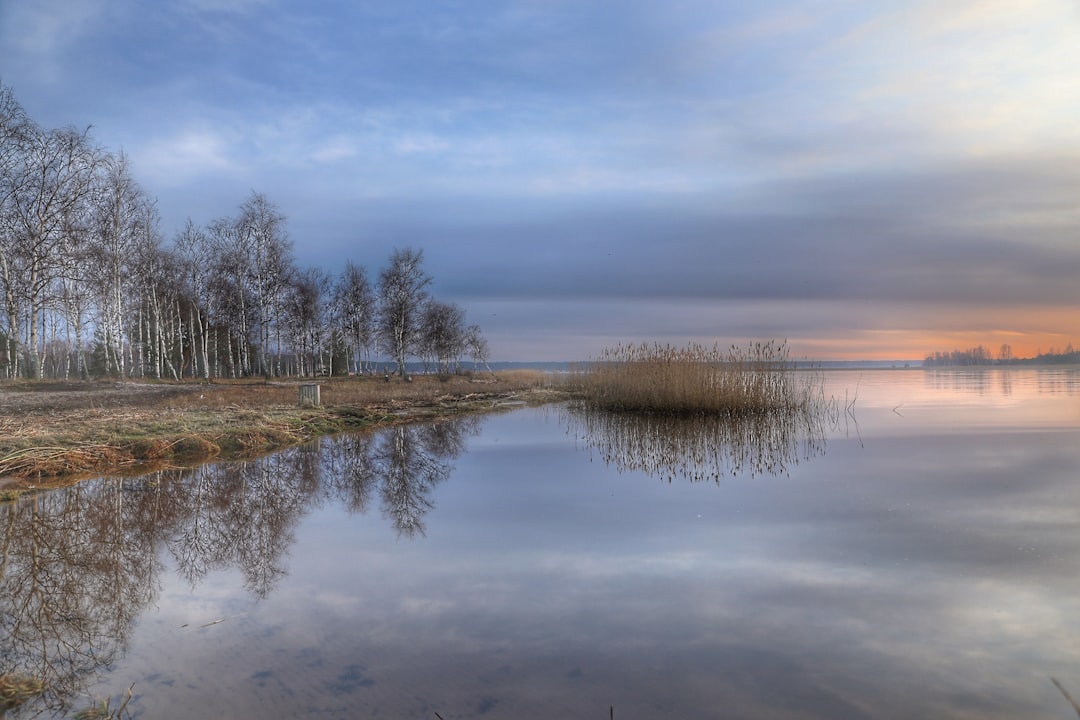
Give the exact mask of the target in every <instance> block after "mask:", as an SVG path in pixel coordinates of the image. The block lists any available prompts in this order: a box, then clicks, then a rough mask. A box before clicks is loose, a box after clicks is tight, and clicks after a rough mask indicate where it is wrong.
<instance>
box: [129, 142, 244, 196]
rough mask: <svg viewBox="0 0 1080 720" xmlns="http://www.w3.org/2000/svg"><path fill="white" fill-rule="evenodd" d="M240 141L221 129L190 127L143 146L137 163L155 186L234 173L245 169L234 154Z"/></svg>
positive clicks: (177, 183)
mask: <svg viewBox="0 0 1080 720" xmlns="http://www.w3.org/2000/svg"><path fill="white" fill-rule="evenodd" d="M236 142H237V138H235V136H229V135H228V134H227V133H223V132H221V131H217V130H213V129H210V128H206V127H190V128H186V129H183V130H180V131H178V132H177V133H176V134H174V135H172V136H171V137H166V138H162V139H161V140H157V141H152V142H151V143H149V144H147V145H146V146H144V147H142V148H140V149H139V151H138V158H139V159H138V161H137V166H138V168H139V171H140V172H141V173H143V174H145V176H146V177H148V178H149V179H150V182H152V183H153V186H154V187H168V186H170V185H183V184H184V183H188V182H192V181H197V180H199V179H200V178H206V177H208V176H211V177H213V176H220V175H222V174H225V175H234V174H236V173H237V172H238V171H240V170H241V168H242V165H241V164H240V163H239V162H238V161H237V160H236V159H235V158H234V157H233V152H232V148H233V147H234V146H235V145H236Z"/></svg>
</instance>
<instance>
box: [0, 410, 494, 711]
mask: <svg viewBox="0 0 1080 720" xmlns="http://www.w3.org/2000/svg"><path fill="white" fill-rule="evenodd" d="M478 424H479V421H478V420H475V419H468V420H463V421H455V422H451V423H439V424H428V425H423V426H400V427H396V428H392V429H391V430H388V431H385V432H381V433H367V434H362V435H346V436H342V437H339V438H335V439H334V440H333V441H332V442H329V443H324V444H323V445H322V447H320V445H319V444H313V445H311V446H305V447H301V448H294V449H292V450H290V451H286V452H283V453H279V454H277V455H272V456H269V457H266V458H262V459H259V460H254V461H250V462H235V463H220V464H215V465H202V466H200V467H197V468H194V469H188V470H179V469H174V470H162V471H159V472H156V473H152V474H149V475H145V476H142V477H138V478H126V479H105V480H97V481H87V482H84V483H81V484H79V485H75V486H73V487H70V488H64V489H60V490H55V491H51V492H47V493H41V494H37V495H32V496H28V497H25V498H23V499H22V500H20V501H18V502H15V503H5V504H0V675H10V676H12V677H15V676H27V677H32V678H35V679H37V680H40V681H42V682H43V683H44V685H45V691H44V692H43V693H42V694H41V695H40V696H38V697H36V698H35V699H34V700H32V701H31V702H30V703H28V704H27V705H26V706H24V707H23V708H22V709H21V710H20V712H23V711H25V712H27V713H30V714H31V715H33V714H34V713H40V712H41V711H42V710H52V711H54V712H59V711H61V710H63V709H65V708H66V706H67V704H68V703H70V702H71V701H72V700H73V699H74V698H75V697H76V696H77V695H79V694H81V693H82V692H83V690H84V688H85V687H86V682H87V680H88V679H89V678H90V677H91V676H92V675H93V674H95V673H96V672H98V671H99V670H101V669H103V668H105V667H107V666H108V665H110V664H111V663H113V662H114V661H115V660H116V659H117V658H118V657H119V656H120V655H122V654H123V652H124V650H125V648H126V643H127V638H128V633H129V632H130V629H131V627H132V625H133V623H134V621H135V619H136V618H137V617H138V615H139V613H140V612H141V611H142V610H143V609H144V608H145V607H146V606H147V605H149V604H150V603H152V602H154V600H155V598H156V597H157V595H158V592H159V580H158V578H159V574H160V572H161V567H162V563H161V562H160V559H159V550H161V549H167V550H168V552H169V553H170V554H171V555H172V556H173V558H174V559H175V563H176V567H177V572H178V573H179V574H180V575H181V576H182V577H184V578H185V579H187V580H188V581H189V582H190V583H191V584H192V585H193V586H194V585H197V584H198V583H199V582H201V581H202V579H203V578H204V577H205V576H206V575H207V574H208V573H210V572H212V571H214V570H222V569H227V568H231V567H235V568H238V569H239V570H240V571H241V572H242V573H243V576H244V584H245V587H246V588H247V590H248V591H249V592H251V593H252V595H254V596H255V597H257V598H262V597H265V596H266V595H267V594H269V593H270V592H271V591H272V590H273V588H274V586H275V584H276V583H277V581H278V580H279V579H280V578H281V577H282V576H283V575H284V574H285V573H286V565H285V558H286V557H287V554H288V549H289V547H290V545H291V544H292V543H293V541H294V535H295V533H294V530H295V527H296V525H297V523H298V522H299V520H300V518H301V517H303V516H304V515H305V514H306V513H308V512H310V511H311V509H312V508H313V507H315V506H316V505H317V504H319V503H321V502H323V501H325V500H338V501H341V502H344V503H345V504H346V506H347V507H348V508H349V509H350V511H353V512H364V511H366V509H367V507H368V505H369V501H370V498H371V497H372V496H373V494H374V491H375V490H376V489H378V491H379V496H380V498H381V499H382V504H383V511H384V513H385V514H386V515H387V516H388V517H389V518H391V519H392V520H393V523H394V526H395V528H396V529H397V531H398V533H399V534H402V535H407V536H411V535H413V534H415V533H417V532H420V533H422V532H423V529H424V525H423V518H424V515H425V514H426V513H427V512H428V511H429V510H430V509H431V508H432V501H431V494H432V491H433V489H434V487H435V486H436V485H438V484H439V483H441V482H442V481H443V480H445V479H446V478H447V477H448V476H449V474H450V471H451V466H450V465H449V463H448V462H447V461H448V459H450V458H453V457H456V456H457V455H458V454H460V453H461V452H462V451H463V450H464V447H465V438H466V437H467V436H468V435H469V434H471V433H473V432H475V430H476V428H477V427H478ZM35 708H36V709H35ZM3 714H4V711H3V709H0V716H2V715H3Z"/></svg>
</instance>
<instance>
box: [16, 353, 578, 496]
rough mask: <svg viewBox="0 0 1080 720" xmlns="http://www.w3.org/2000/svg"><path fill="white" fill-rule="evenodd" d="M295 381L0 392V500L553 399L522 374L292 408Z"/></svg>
mask: <svg viewBox="0 0 1080 720" xmlns="http://www.w3.org/2000/svg"><path fill="white" fill-rule="evenodd" d="M298 384H299V383H272V382H250V381H249V382H243V381H239V382H217V383H212V384H196V383H153V384H151V383H145V384H142V383H140V384H135V383H106V384H85V385H83V384H59V383H53V384H50V383H19V384H5V385H0V409H2V411H3V412H2V414H0V498H2V497H3V496H4V494H6V495H8V496H10V495H12V494H14V493H17V492H18V491H20V490H21V489H25V488H26V487H30V486H39V485H41V484H43V483H44V481H46V480H48V479H50V478H67V479H68V480H70V479H73V478H78V477H82V476H87V475H92V474H101V473H105V472H118V471H121V472H122V471H138V470H144V469H151V468H158V467H162V466H167V465H176V464H184V463H192V462H198V461H202V460H206V459H210V458H215V457H219V458H223V459H225V458H242V457H252V456H256V455H260V454H263V453H266V452H269V451H272V450H275V449H278V448H282V447H286V446H289V445H295V444H298V443H302V442H305V441H307V440H310V439H311V438H313V437H316V436H319V435H325V434H329V433H335V432H341V431H345V430H355V429H362V428H368V427H375V426H382V425H390V424H394V423H400V422H408V421H412V420H418V419H424V418H441V417H450V416H453V415H455V414H459V413H464V412H481V411H486V410H491V409H493V408H496V407H498V406H499V404H500V403H504V402H507V401H521V400H524V401H526V402H546V401H548V400H550V399H553V397H555V396H556V393H555V391H553V390H550V389H549V388H548V383H547V382H546V379H545V376H544V375H543V374H542V373H537V372H528V371H514V372H507V373H498V374H496V375H495V376H490V375H489V376H484V377H479V376H478V377H476V378H469V377H464V376H463V377H456V376H455V377H451V378H448V379H440V378H437V377H428V376H417V377H415V378H414V380H413V381H412V382H404V381H402V380H400V379H398V378H392V379H391V381H389V382H387V381H385V380H384V379H383V378H381V377H379V378H341V379H333V380H324V381H322V382H320V386H321V405H320V406H319V407H300V406H299V405H298V387H297V385H298Z"/></svg>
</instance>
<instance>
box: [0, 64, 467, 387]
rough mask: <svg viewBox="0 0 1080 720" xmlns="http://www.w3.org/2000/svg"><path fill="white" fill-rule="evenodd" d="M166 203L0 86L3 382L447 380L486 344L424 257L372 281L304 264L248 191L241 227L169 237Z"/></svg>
mask: <svg viewBox="0 0 1080 720" xmlns="http://www.w3.org/2000/svg"><path fill="white" fill-rule="evenodd" d="M159 222H160V221H159V216H158V212H157V209H156V200H155V199H154V198H153V197H151V196H150V195H149V194H148V193H147V192H146V191H145V190H144V189H143V188H142V187H141V186H140V185H139V184H138V183H137V182H136V180H135V178H134V177H133V176H132V174H131V171H130V166H129V164H128V160H127V158H126V157H125V155H124V154H123V153H119V154H114V153H111V152H109V151H107V150H105V149H103V148H101V147H98V146H97V145H95V144H94V142H93V140H92V139H91V137H90V135H89V131H88V130H82V131H80V130H77V129H75V128H64V129H58V130H48V129H45V128H42V127H41V126H39V125H38V124H37V123H36V122H34V121H33V120H32V119H31V118H30V117H29V116H28V115H27V114H26V112H25V111H24V110H23V108H22V107H21V106H20V105H19V103H18V102H17V101H16V100H15V98H14V96H13V94H12V92H11V89H10V88H7V87H4V86H3V85H0V377H6V378H16V377H28V378H44V377H51V378H89V377H94V376H114V377H150V378H174V379H179V378H182V377H196V378H204V379H209V378H212V377H238V376H247V375H267V376H270V375H273V376H280V375H313V374H337V373H345V372H354V373H355V372H363V371H366V370H370V369H372V368H373V367H374V362H373V357H378V356H381V357H383V358H388V359H390V361H391V362H393V363H394V366H395V369H396V370H397V371H399V372H401V373H404V372H405V362H406V358H414V359H418V360H421V361H423V363H424V364H425V365H426V366H428V367H429V368H431V369H436V368H437V369H438V370H439V371H440V372H451V371H453V370H454V369H456V368H457V367H459V366H460V361H461V358H462V357H463V356H465V357H471V359H472V360H473V361H474V363H478V364H480V365H484V364H486V361H487V352H488V351H487V343H486V342H485V340H484V338H483V336H482V335H481V334H480V329H479V328H478V327H477V326H475V325H466V324H465V313H464V312H463V310H462V309H461V308H460V307H458V306H456V305H454V304H452V303H443V302H438V301H436V300H434V299H433V298H432V297H431V296H430V294H429V285H430V283H431V277H430V276H429V275H428V274H427V273H426V272H425V271H424V269H423V267H422V261H423V252H422V251H420V250H413V249H405V250H395V251H394V253H393V254H392V256H391V258H390V261H389V263H388V265H387V266H386V267H385V268H384V269H383V270H382V271H381V272H380V274H379V275H378V278H377V279H376V280H375V281H370V280H369V279H368V274H367V272H366V270H365V269H364V268H363V267H361V266H357V265H354V264H353V263H351V262H348V261H343V268H342V270H341V272H340V273H339V274H338V275H337V276H336V277H335V276H331V275H329V274H328V273H326V272H325V271H323V270H320V269H318V268H302V267H300V266H298V265H297V263H296V259H295V258H294V256H293V252H292V241H291V240H290V239H289V238H288V235H287V233H286V230H285V216H284V215H283V214H282V213H281V212H280V211H279V210H278V208H277V207H276V206H275V205H274V204H273V203H272V202H270V201H269V200H268V199H267V198H266V197H265V196H264V195H262V194H260V193H256V192H252V194H251V196H250V197H249V198H248V199H247V200H246V201H244V202H243V203H242V204H241V205H240V207H239V214H238V215H237V216H235V217H226V218H219V219H216V220H213V221H211V222H210V223H208V224H206V225H199V224H196V223H194V222H192V221H191V220H188V222H187V225H186V226H185V227H184V228H183V229H181V230H180V231H179V232H177V233H176V235H175V236H174V237H173V238H172V240H171V242H166V240H165V237H164V235H163V233H162V231H161V228H160V227H159Z"/></svg>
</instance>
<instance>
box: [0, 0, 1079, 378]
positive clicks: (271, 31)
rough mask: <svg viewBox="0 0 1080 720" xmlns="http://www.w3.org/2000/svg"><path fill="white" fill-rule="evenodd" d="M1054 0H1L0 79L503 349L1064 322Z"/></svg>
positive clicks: (860, 343)
mask: <svg viewBox="0 0 1080 720" xmlns="http://www.w3.org/2000/svg"><path fill="white" fill-rule="evenodd" d="M1077 68H1080V5H1078V4H1077V3H1076V2H1074V1H1073V0H1037V1H1031V2H1024V1H1022V0H1000V1H999V0H952V1H950V2H947V3H942V2H917V1H906V2H905V1H899V0H882V1H877V2H853V1H848V0H807V1H803V2H787V1H781V0H778V1H773V2H768V1H765V2H754V3H741V2H721V1H717V0H712V1H711V2H706V1H704V0H669V2H666V3H656V2H651V1H650V2H644V1H639V0H622V1H620V2H614V1H604V0H501V1H492V2H481V1H479V0H474V1H472V2H464V1H462V2H451V1H447V2H439V1H435V0H427V1H419V0H418V1H413V2H409V1H398V2H344V1H341V2H333V1H328V2H306V1H301V0H218V1H212V0H160V1H159V2H153V3H151V2H148V1H145V0H144V1H142V2H137V1H135V0H35V2H26V1H22V0H20V1H17V0H0V81H2V82H3V83H4V84H5V85H7V86H10V87H11V88H12V89H13V90H14V93H15V96H16V98H17V99H18V100H19V101H20V103H21V104H22V105H23V106H24V107H25V108H26V109H27V111H28V112H29V113H30V115H31V116H32V117H33V118H35V119H36V120H37V121H38V122H39V123H41V124H43V125H45V126H48V127H58V126H64V125H69V124H73V125H77V126H85V125H93V135H94V137H95V139H96V140H97V142H98V143H100V144H102V145H104V146H106V147H108V148H110V149H112V150H120V149H123V150H124V151H125V152H126V153H127V154H128V156H129V158H130V160H131V163H132V166H133V168H134V171H135V173H136V176H137V178H138V179H139V181H140V182H141V183H142V185H143V186H144V187H145V188H146V190H147V191H148V192H149V193H151V194H152V195H154V196H156V197H157V198H158V206H159V209H160V211H161V214H162V221H163V222H162V230H163V231H164V233H165V235H166V236H167V237H171V236H172V235H173V234H174V233H175V232H176V231H177V230H179V229H180V227H181V226H182V225H183V223H184V221H185V219H186V218H187V217H189V216H190V217H191V218H192V219H194V220H195V221H196V222H200V223H206V222H209V221H210V220H212V219H214V218H218V217H223V216H228V215H233V214H235V213H236V211H237V207H238V206H239V204H240V203H242V202H243V201H244V199H245V198H246V197H247V196H248V195H249V194H250V193H251V191H253V190H255V191H258V192H262V193H265V194H266V195H267V196H268V197H269V198H270V199H271V200H272V201H273V202H275V203H276V204H277V205H278V206H279V208H280V209H281V211H282V212H283V213H284V214H285V215H286V216H287V217H288V219H289V234H290V237H291V238H292V240H293V242H294V244H295V252H296V256H297V259H298V262H299V263H300V264H301V265H321V266H323V267H326V268H327V269H329V270H331V271H335V270H337V269H338V268H339V267H340V266H341V265H343V264H344V259H346V258H348V259H352V260H353V261H354V262H358V263H361V264H363V265H365V266H366V267H367V268H368V270H369V272H370V273H372V274H373V275H374V274H375V273H377V272H378V269H379V268H380V267H381V266H382V265H383V264H384V263H385V261H386V259H387V258H388V257H389V255H390V252H391V251H392V249H393V248H394V247H406V246H412V247H418V248H422V249H423V250H424V252H425V258H426V266H427V269H428V271H429V272H430V273H431V274H432V276H433V277H434V279H435V283H434V288H433V289H434V292H435V294H436V295H437V296H438V297H439V298H440V299H443V300H450V301H454V302H457V303H459V304H460V305H462V307H464V308H465V310H466V312H467V315H468V319H469V320H470V321H471V322H476V323H478V324H480V325H481V327H482V328H483V329H484V331H485V334H486V335H487V336H488V338H489V341H490V343H491V348H492V355H493V357H494V358H495V359H500V360H545V359H581V358H586V357H591V356H595V355H597V354H598V353H599V351H600V349H601V348H602V347H604V346H605V345H613V344H615V343H617V342H625V341H639V340H658V341H662V342H673V343H679V344H681V343H683V342H685V341H687V340H691V339H693V340H696V341H701V342H709V343H711V342H712V341H714V340H715V341H719V342H721V343H723V344H726V343H729V342H737V343H744V342H746V341H747V340H751V339H765V338H778V339H783V338H787V339H788V340H789V343H790V345H791V348H792V352H793V354H795V355H796V356H799V357H814V358H841V357H848V358H850V357H858V358H871V357H874V358H919V357H921V356H922V355H923V354H924V353H925V352H928V351H933V350H938V349H941V350H947V349H952V348H953V347H968V346H971V345H975V344H978V343H985V344H988V345H991V346H992V347H994V348H995V349H996V348H997V346H998V345H999V344H1001V343H1004V342H1008V343H1010V344H1012V345H1013V347H1014V351H1017V352H1018V353H1019V354H1025V353H1033V352H1034V351H1035V350H1036V349H1043V350H1045V349H1048V348H1050V347H1051V346H1058V347H1062V346H1064V345H1065V344H1066V343H1068V342H1070V341H1075V340H1076V339H1078V338H1080V289H1078V288H1080V283H1078V282H1077V278H1078V277H1080V233H1078V230H1080V204H1078V198H1080V192H1078V190H1080V162H1078V160H1080V122H1078V121H1080V72H1078V70H1077Z"/></svg>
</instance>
